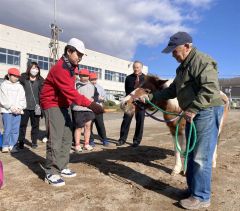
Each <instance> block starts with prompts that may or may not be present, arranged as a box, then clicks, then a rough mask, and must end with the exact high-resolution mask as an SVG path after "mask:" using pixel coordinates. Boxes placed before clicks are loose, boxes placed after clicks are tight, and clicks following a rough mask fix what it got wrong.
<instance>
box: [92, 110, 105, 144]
mask: <svg viewBox="0 0 240 211" xmlns="http://www.w3.org/2000/svg"><path fill="white" fill-rule="evenodd" d="M93 123H95V125H96V129H97V132H98V135H99V137H100V138H101V141H103V140H106V139H107V135H106V129H105V125H104V121H103V114H96V115H95V119H94V120H93V121H92V125H91V136H90V140H93V139H94V136H93V132H92V127H93Z"/></svg>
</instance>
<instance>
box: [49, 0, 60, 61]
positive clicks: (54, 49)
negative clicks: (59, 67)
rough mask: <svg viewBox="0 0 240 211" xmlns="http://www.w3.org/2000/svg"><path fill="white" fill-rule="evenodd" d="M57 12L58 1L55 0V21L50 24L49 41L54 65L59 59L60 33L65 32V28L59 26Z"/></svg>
mask: <svg viewBox="0 0 240 211" xmlns="http://www.w3.org/2000/svg"><path fill="white" fill-rule="evenodd" d="M56 12H57V3H56V0H54V23H51V25H50V29H51V41H50V43H49V48H50V59H51V62H52V65H54V64H55V63H56V61H57V60H58V59H59V55H58V50H59V33H60V32H63V30H62V29H61V28H59V27H58V26H57V21H56Z"/></svg>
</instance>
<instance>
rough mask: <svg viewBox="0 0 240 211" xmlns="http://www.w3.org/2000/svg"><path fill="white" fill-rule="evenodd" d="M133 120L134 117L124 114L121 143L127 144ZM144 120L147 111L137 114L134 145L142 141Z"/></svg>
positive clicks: (140, 111) (137, 112)
mask: <svg viewBox="0 0 240 211" xmlns="http://www.w3.org/2000/svg"><path fill="white" fill-rule="evenodd" d="M132 118H133V116H129V115H127V114H124V116H123V121H122V124H121V130H120V138H119V141H123V142H126V140H127V137H128V132H129V128H130V125H131V121H132ZM144 118H145V110H137V111H136V112H135V119H136V128H135V133H134V136H133V143H136V144H140V142H141V140H142V136H143V126H144Z"/></svg>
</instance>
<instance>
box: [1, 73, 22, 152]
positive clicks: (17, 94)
mask: <svg viewBox="0 0 240 211" xmlns="http://www.w3.org/2000/svg"><path fill="white" fill-rule="evenodd" d="M19 77H20V71H19V70H18V69H16V68H10V69H9V70H8V75H6V76H5V80H4V82H3V83H2V84H1V87H0V106H1V113H2V121H3V128H4V132H3V145H2V152H9V151H10V152H12V153H14V152H17V151H18V150H17V148H16V146H15V145H16V143H17V140H18V135H19V127H20V121H21V114H23V109H25V108H26V97H25V91H24V89H23V87H22V85H21V84H20V83H19V81H18V79H19Z"/></svg>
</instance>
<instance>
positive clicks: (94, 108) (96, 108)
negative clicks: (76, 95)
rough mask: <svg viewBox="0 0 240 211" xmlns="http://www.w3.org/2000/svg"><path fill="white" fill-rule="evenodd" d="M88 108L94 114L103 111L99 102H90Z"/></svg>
mask: <svg viewBox="0 0 240 211" xmlns="http://www.w3.org/2000/svg"><path fill="white" fill-rule="evenodd" d="M88 108H89V109H91V110H92V111H93V112H94V113H95V114H101V113H103V112H104V110H103V108H102V106H100V105H99V104H97V103H95V102H92V103H91V104H90V105H89V106H88Z"/></svg>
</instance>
